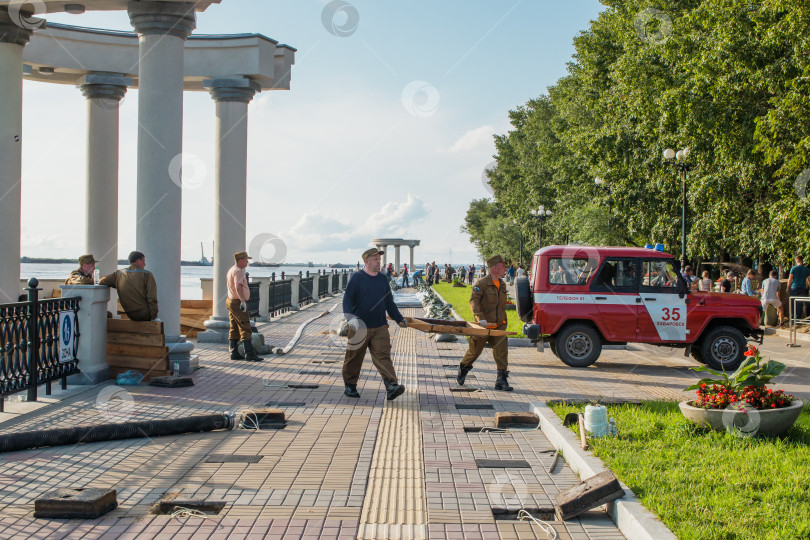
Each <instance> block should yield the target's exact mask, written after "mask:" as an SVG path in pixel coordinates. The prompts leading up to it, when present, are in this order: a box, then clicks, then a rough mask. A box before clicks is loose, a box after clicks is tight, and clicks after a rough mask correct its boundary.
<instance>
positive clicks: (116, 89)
mask: <svg viewBox="0 0 810 540" xmlns="http://www.w3.org/2000/svg"><path fill="white" fill-rule="evenodd" d="M131 85H132V79H128V78H126V77H124V76H123V75H121V74H119V73H91V74H88V75H85V76H84V77H82V79H81V80H80V81H79V83H78V85H77V86H78V87H79V89H80V90H81V91H82V94H84V97H86V98H87V196H86V202H87V207H86V210H85V212H86V216H87V219H86V229H85V244H86V245H85V248H86V249H85V253H92V254H93V256H94V257H95V258H96V261H98V263H97V264H96V267H97V268H98V269H99V272H100V273H101V275H102V276H105V275H107V274H111V273H113V272H115V270H116V269H117V268H118V132H119V129H118V126H119V115H118V106H119V104H120V102H121V98H123V97H124V94H125V93H126V91H127V86H131ZM117 299H118V296H117V295H116V294H111V295H110V303H109V305H108V307H107V309H108V311H110V312H111V313H115V312H116V302H117Z"/></svg>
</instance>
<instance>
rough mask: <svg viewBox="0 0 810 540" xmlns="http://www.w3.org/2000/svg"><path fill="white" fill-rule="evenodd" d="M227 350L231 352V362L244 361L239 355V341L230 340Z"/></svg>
mask: <svg viewBox="0 0 810 540" xmlns="http://www.w3.org/2000/svg"><path fill="white" fill-rule="evenodd" d="M228 349H229V350H230V351H231V360H244V359H245V357H244V356H242V355H241V354H239V340H238V339H232V340H230V345H229V346H228Z"/></svg>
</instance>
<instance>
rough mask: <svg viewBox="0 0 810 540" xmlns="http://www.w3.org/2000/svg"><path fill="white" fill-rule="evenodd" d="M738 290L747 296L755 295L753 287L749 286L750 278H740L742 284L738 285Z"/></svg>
mask: <svg viewBox="0 0 810 540" xmlns="http://www.w3.org/2000/svg"><path fill="white" fill-rule="evenodd" d="M740 292H741V293H743V294H746V295H748V296H756V293H755V292H754V288H753V287H752V286H751V280H750V279H748V278H744V279H743V280H742V286H741V287H740Z"/></svg>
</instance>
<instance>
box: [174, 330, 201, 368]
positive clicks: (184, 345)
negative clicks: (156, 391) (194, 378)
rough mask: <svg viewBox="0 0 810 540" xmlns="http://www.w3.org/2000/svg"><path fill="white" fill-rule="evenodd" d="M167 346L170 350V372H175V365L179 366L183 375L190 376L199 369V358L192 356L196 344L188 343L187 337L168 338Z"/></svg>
mask: <svg viewBox="0 0 810 540" xmlns="http://www.w3.org/2000/svg"><path fill="white" fill-rule="evenodd" d="M166 346H167V347H168V348H169V371H174V365H175V364H179V365H178V367H179V371H180V373H179V374H181V375H190V374H191V373H194V372H195V371H197V370H198V369H199V367H200V360H199V357H198V356H197V355H196V354H195V355H192V354H190V353H191V351H193V350H194V344H193V343H191V342H190V341H186V336H166Z"/></svg>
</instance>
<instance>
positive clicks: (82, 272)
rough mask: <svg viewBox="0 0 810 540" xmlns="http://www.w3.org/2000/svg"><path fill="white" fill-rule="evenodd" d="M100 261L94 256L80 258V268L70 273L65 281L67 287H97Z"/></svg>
mask: <svg viewBox="0 0 810 540" xmlns="http://www.w3.org/2000/svg"><path fill="white" fill-rule="evenodd" d="M97 262H98V261H97V260H95V259H94V258H93V256H92V255H82V256H81V257H79V267H78V268H77V269H76V270H74V271H73V272H71V273H70V275H69V276H68V278H67V279H66V280H65V285H95V284H96V281H95V277H94V276H93V274H94V272H95V271H96V263H97Z"/></svg>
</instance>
